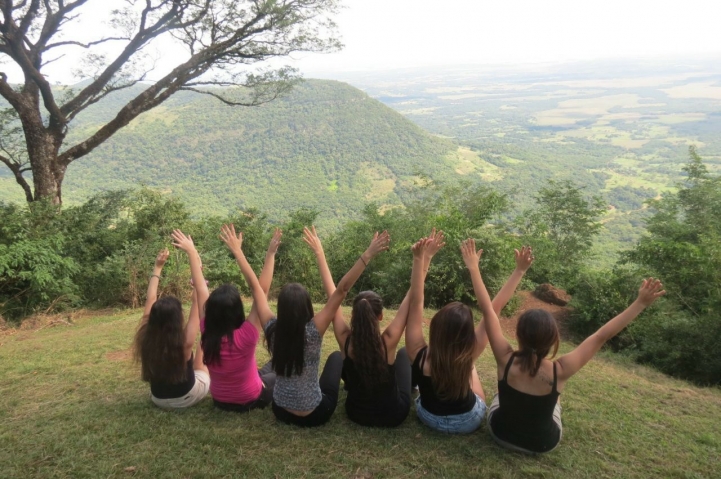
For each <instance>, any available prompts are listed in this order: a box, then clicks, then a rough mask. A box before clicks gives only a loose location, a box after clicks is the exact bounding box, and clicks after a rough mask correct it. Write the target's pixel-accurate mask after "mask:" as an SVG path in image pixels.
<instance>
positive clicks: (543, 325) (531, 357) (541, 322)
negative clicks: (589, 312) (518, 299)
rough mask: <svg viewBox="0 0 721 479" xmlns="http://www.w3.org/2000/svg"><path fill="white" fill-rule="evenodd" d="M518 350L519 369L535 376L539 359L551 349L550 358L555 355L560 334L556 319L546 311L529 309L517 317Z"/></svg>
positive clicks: (541, 359)
mask: <svg viewBox="0 0 721 479" xmlns="http://www.w3.org/2000/svg"><path fill="white" fill-rule="evenodd" d="M516 338H518V352H516V357H517V358H518V361H519V366H520V368H521V371H523V372H528V373H529V374H530V375H531V377H535V376H536V374H537V373H538V369H539V368H540V367H541V361H543V359H544V358H545V357H546V356H548V354H549V353H550V352H551V349H553V354H551V358H553V357H555V356H556V353H557V352H558V345H559V343H560V342H561V336H560V334H559V333H558V325H556V320H555V319H554V317H553V316H552V315H551V313H549V312H548V311H545V310H543V309H529V310H528V311H526V312H525V313H523V314H522V315H521V317H520V318H518V325H517V326H516Z"/></svg>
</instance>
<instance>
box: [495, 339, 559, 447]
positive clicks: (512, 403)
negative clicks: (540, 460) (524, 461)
mask: <svg viewBox="0 0 721 479" xmlns="http://www.w3.org/2000/svg"><path fill="white" fill-rule="evenodd" d="M515 356H516V353H513V354H512V355H511V358H510V359H509V360H508V364H507V365H506V370H505V372H504V373H503V379H501V380H500V381H498V409H497V410H496V411H495V412H494V413H493V415H492V416H491V424H490V426H491V429H492V430H493V434H495V435H496V437H498V439H500V440H502V441H506V442H509V443H511V444H513V445H514V446H518V447H521V448H523V449H526V450H529V451H532V452H547V451H550V450H551V449H553V448H554V447H556V445H557V444H558V441H560V440H561V430H560V429H559V428H558V425H557V424H556V423H555V422H554V421H553V411H554V409H555V407H556V403H558V397H559V396H560V393H559V392H558V389H557V388H556V386H557V377H556V363H555V362H554V363H553V389H552V390H551V393H550V394H546V395H545V396H535V395H533V394H528V393H523V392H521V391H518V390H517V389H514V388H512V387H511V386H510V385H509V384H508V371H509V370H510V369H511V365H512V364H513V358H514V357H515Z"/></svg>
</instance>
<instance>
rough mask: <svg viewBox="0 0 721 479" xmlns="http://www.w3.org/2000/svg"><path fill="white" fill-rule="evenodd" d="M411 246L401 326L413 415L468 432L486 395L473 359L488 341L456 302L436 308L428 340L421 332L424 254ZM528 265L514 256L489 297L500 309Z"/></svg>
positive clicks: (449, 429) (480, 412)
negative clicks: (414, 394) (414, 387)
mask: <svg viewBox="0 0 721 479" xmlns="http://www.w3.org/2000/svg"><path fill="white" fill-rule="evenodd" d="M428 247H429V244H428V243H427V242H426V243H424V244H423V245H422V246H421V248H420V249H421V251H414V256H413V272H412V274H411V292H410V308H409V311H408V324H407V325H406V351H407V352H408V357H409V358H410V360H411V361H412V367H411V368H412V373H413V378H414V379H413V381H414V383H417V384H418V389H419V391H420V395H419V396H418V398H417V399H416V414H417V415H418V418H419V419H420V420H421V422H423V423H424V424H425V425H427V426H428V427H430V428H432V429H435V430H437V431H440V432H446V433H471V432H473V431H475V430H476V429H478V428H479V427H480V425H481V422H482V421H483V417H484V416H485V412H486V403H485V395H484V393H483V387H482V386H481V381H480V379H479V377H478V372H477V371H476V367H475V365H474V364H475V361H476V359H478V357H479V356H480V355H481V353H482V352H483V350H484V349H485V347H486V344H488V338H487V336H486V331H485V328H484V327H483V322H482V321H481V323H480V324H479V325H478V326H477V327H475V329H474V323H473V313H472V311H471V309H470V308H469V307H468V306H466V305H465V304H462V303H460V302H453V303H450V304H447V305H446V306H444V307H443V308H441V309H440V310H439V311H438V312H437V313H436V314H435V316H433V319H432V320H431V325H430V333H429V339H428V343H426V340H425V338H424V337H423V300H424V298H423V296H424V295H423V283H424V280H425V269H427V267H425V266H424V260H423V253H424V252H425V251H426V249H427V248H428ZM529 266H530V261H528V258H521V257H517V258H516V269H515V270H514V271H513V273H512V274H511V276H510V278H508V280H507V281H506V283H505V284H504V285H503V287H502V288H501V290H500V291H499V292H498V295H496V297H495V298H494V300H493V304H492V307H493V309H494V310H495V311H497V312H500V311H501V309H503V307H504V306H505V305H506V304H507V303H508V301H509V300H510V298H511V297H512V296H513V292H514V291H515V290H516V287H517V286H518V284H519V283H520V281H521V279H522V278H523V275H524V274H525V272H526V270H527V269H528V267H529Z"/></svg>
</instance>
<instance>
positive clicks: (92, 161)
mask: <svg viewBox="0 0 721 479" xmlns="http://www.w3.org/2000/svg"><path fill="white" fill-rule="evenodd" d="M133 93H137V90H136V91H135V92H123V93H122V94H118V95H117V96H116V97H114V98H109V101H108V102H106V103H101V104H99V105H95V106H93V107H91V109H89V110H88V111H87V112H86V113H85V114H84V115H83V116H81V117H80V118H79V119H78V120H77V121H76V122H75V123H74V124H73V128H72V129H71V134H70V140H69V142H68V144H71V143H72V142H73V141H74V140H77V139H80V138H82V137H84V136H86V135H88V134H91V133H92V132H93V131H95V130H96V129H97V128H98V127H99V126H100V125H102V124H103V122H104V121H107V119H108V118H109V117H110V116H111V115H112V114H113V112H114V111H115V110H116V109H117V108H118V107H120V105H122V102H123V101H124V100H125V99H126V98H127V97H128V96H129V95H130V94H133ZM455 150H456V147H455V146H454V144H453V143H451V142H450V141H448V140H444V139H442V138H439V137H436V136H433V135H430V134H429V133H427V132H425V131H424V130H422V129H421V128H420V127H418V126H416V125H415V124H414V123H412V122H411V121H409V120H407V119H406V118H404V117H403V116H402V115H400V114H399V113H397V112H395V111H394V110H392V109H391V108H388V107H386V106H385V105H383V104H382V103H380V102H379V101H377V100H374V99H372V98H370V97H369V96H367V95H366V94H365V93H363V92H361V91H360V90H357V89H355V88H353V87H351V86H349V85H347V84H344V83H340V82H334V81H321V80H308V81H306V82H304V83H303V84H301V85H299V86H297V87H296V88H295V89H294V90H293V91H292V93H291V94H290V95H289V96H288V97H286V98H283V99H280V100H277V101H275V102H272V103H270V104H267V105H263V106H260V107H256V108H244V107H229V106H226V105H223V104H222V103H220V102H219V101H217V100H215V99H213V98H211V97H208V96H204V95H197V94H192V93H187V92H181V93H179V94H177V95H175V96H173V97H172V98H171V99H169V100H168V101H167V102H166V103H164V104H163V105H161V106H160V107H158V108H156V109H154V110H151V111H149V112H147V113H145V114H144V115H142V116H141V117H139V118H138V119H137V120H136V121H134V122H133V123H131V124H130V125H129V126H128V127H127V128H125V129H124V130H122V131H120V132H119V133H118V134H117V135H116V136H114V137H113V138H111V139H110V140H109V141H108V142H107V143H106V144H104V145H102V146H101V147H99V148H98V149H97V150H95V151H94V152H93V153H92V154H91V155H90V156H88V157H86V158H83V159H81V160H79V161H77V162H75V163H73V164H72V165H71V166H70V168H69V169H68V175H67V179H66V183H65V186H64V193H65V197H66V198H67V199H68V200H69V201H73V200H79V199H81V198H83V197H85V196H87V195H88V194H90V193H92V192H95V191H98V190H102V189H109V188H124V187H136V186H138V184H139V183H145V184H147V185H149V186H151V187H155V188H159V189H162V190H165V191H168V192H172V193H174V194H177V195H178V196H180V197H181V198H182V199H183V200H185V202H186V203H187V204H188V205H189V206H190V207H191V208H192V209H193V211H194V212H196V213H212V212H218V211H223V212H224V211H227V210H229V209H232V208H234V207H237V206H241V205H242V206H244V207H258V208H260V209H262V210H263V211H264V212H267V213H269V214H270V215H271V216H274V217H282V216H283V215H284V214H286V213H287V212H288V211H289V210H293V209H297V208H300V207H307V208H316V209H319V210H322V211H323V212H324V214H323V219H324V220H326V221H331V222H332V221H335V220H338V219H347V218H348V217H350V216H353V214H354V213H355V212H357V211H358V210H359V209H360V208H361V207H362V206H363V205H364V204H365V203H366V202H368V201H375V202H378V203H380V204H398V203H400V202H401V201H402V200H403V198H405V197H407V195H408V194H409V191H408V190H409V188H411V187H412V186H413V184H414V180H415V179H416V175H417V174H419V173H425V174H427V175H429V176H430V177H432V178H438V179H442V178H451V177H457V176H458V174H457V173H456V172H455V171H454V169H455V168H454V165H455V162H456V159H455V158H453V157H452V156H453V154H452V153H453V152H454V151H455ZM449 154H450V155H451V158H447V157H448V155H449Z"/></svg>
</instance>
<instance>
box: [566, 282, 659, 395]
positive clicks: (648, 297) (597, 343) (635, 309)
mask: <svg viewBox="0 0 721 479" xmlns="http://www.w3.org/2000/svg"><path fill="white" fill-rule="evenodd" d="M664 294H666V291H664V290H663V285H662V284H661V281H659V280H657V279H654V278H648V279H644V280H643V283H642V284H641V288H640V289H639V290H638V298H636V301H634V302H633V303H631V305H630V306H629V307H628V308H626V309H625V310H624V311H623V312H622V313H621V314H619V315H618V316H616V317H615V318H613V319H612V320H610V321H609V322H607V323H606V324H604V325H603V326H601V328H600V329H599V330H598V331H596V332H595V333H593V334H592V335H591V336H589V337H588V338H586V340H585V341H583V342H582V343H581V344H580V345H578V347H577V348H576V349H574V350H573V351H571V352H570V353H568V354H566V355H564V356H561V357H560V358H559V359H558V361H556V363H557V364H558V366H559V368H558V376H559V379H561V380H564V381H565V380H567V379H568V378H570V377H571V376H573V375H574V374H576V373H577V372H578V371H579V370H580V369H581V368H582V367H583V366H585V365H586V363H588V362H589V361H590V360H591V358H592V357H593V356H594V355H595V354H596V353H597V352H598V351H599V350H600V349H601V347H602V346H603V345H604V344H606V341H608V340H609V339H611V338H613V337H614V336H616V335H617V334H618V333H620V332H621V331H622V330H623V328H625V327H626V326H628V325H629V323H630V322H631V321H633V320H634V319H636V317H637V316H638V315H639V314H641V311H643V310H644V309H646V308H647V307H649V306H651V304H653V302H654V301H656V300H657V299H658V298H660V297H661V296H663V295H664Z"/></svg>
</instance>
